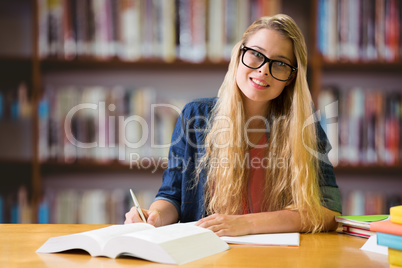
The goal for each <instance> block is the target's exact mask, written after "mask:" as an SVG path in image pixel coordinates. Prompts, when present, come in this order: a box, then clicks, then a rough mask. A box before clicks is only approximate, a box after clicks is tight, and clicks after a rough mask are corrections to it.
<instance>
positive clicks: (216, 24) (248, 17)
mask: <svg viewBox="0 0 402 268" xmlns="http://www.w3.org/2000/svg"><path fill="white" fill-rule="evenodd" d="M280 3H281V1H280V0H269V1H255V0H244V1H224V0H213V1H211V0H180V1H176V0H163V1H162V0H156V1H144V0H127V1H116V0H102V1H99V0H97V1H95V0H89V1H80V0H68V1H61V0H54V1H51V2H49V1H47V0H38V11H39V12H38V13H39V14H38V17H39V36H38V43H39V55H40V57H47V56H56V57H60V58H68V59H71V58H75V57H76V56H83V55H85V56H88V55H91V56H94V57H97V58H103V59H104V58H110V57H114V56H116V57H119V58H121V59H130V60H133V59H140V58H158V59H162V60H164V61H172V60H174V59H176V58H180V59H184V60H189V61H194V62H199V61H203V60H205V59H206V58H209V59H210V60H212V61H220V60H221V59H223V58H229V57H230V51H231V49H232V47H233V44H234V43H235V42H237V41H238V40H240V37H241V35H242V33H243V32H244V30H245V29H246V28H247V27H248V26H249V25H250V24H251V22H252V21H254V20H255V19H256V18H258V17H260V16H263V15H269V14H275V13H278V12H279V10H280Z"/></svg>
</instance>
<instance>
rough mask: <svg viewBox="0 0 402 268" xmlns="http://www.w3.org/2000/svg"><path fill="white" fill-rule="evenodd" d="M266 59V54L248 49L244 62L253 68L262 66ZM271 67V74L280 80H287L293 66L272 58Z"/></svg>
mask: <svg viewBox="0 0 402 268" xmlns="http://www.w3.org/2000/svg"><path fill="white" fill-rule="evenodd" d="M264 60H265V57H264V55H263V54H261V53H259V52H258V51H254V50H246V51H245V52H244V55H243V63H244V64H245V65H246V66H247V67H249V68H252V69H257V68H260V67H261V65H262V64H263V63H264ZM269 68H270V73H271V75H272V76H273V77H274V78H276V79H278V80H287V79H288V78H289V76H290V75H291V74H292V68H291V67H290V66H288V65H286V64H285V63H284V62H282V61H275V60H272V61H271V62H270V64H269Z"/></svg>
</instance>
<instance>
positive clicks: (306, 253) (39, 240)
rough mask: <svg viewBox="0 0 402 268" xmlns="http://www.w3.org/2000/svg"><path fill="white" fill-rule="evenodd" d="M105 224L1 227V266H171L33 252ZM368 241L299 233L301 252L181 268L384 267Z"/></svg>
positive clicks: (241, 253)
mask: <svg viewBox="0 0 402 268" xmlns="http://www.w3.org/2000/svg"><path fill="white" fill-rule="evenodd" d="M105 226H107V225H87V224H83V225H80V224H43V225H40V224H0V267H29V268H35V267H57V268H61V267H66V268H71V267H73V268H76V267H103V268H106V267H128V266H135V265H138V266H139V265H143V266H146V267H170V268H171V267H174V266H172V265H164V264H158V263H153V262H149V261H144V260H139V259H134V258H118V259H109V258H104V257H91V256H89V255H88V254H85V253H83V252H74V253H58V254H38V253H35V251H36V249H38V248H39V247H40V246H41V245H42V244H43V243H44V242H45V241H46V240H47V239H48V238H50V237H53V236H59V235H65V234H72V233H78V232H82V231H88V230H92V229H97V228H102V227H105ZM366 241H367V239H364V238H359V237H352V236H348V235H341V234H337V233H335V232H332V233H321V234H314V235H312V234H302V235H301V242H300V247H268V246H245V245H230V249H229V250H227V251H225V252H222V253H218V254H216V255H213V256H210V257H207V258H203V259H200V260H197V261H194V262H190V263H187V264H185V265H182V266H180V267H231V268H233V267H326V268H327V267H376V268H378V267H389V264H388V258H387V256H385V255H381V254H377V253H370V252H365V251H362V250H360V247H361V246H362V245H363V244H364V243H365V242H366Z"/></svg>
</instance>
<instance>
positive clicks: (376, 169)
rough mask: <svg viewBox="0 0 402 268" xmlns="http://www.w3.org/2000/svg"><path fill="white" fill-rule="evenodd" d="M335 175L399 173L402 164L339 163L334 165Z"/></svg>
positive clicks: (400, 172) (401, 171)
mask: <svg viewBox="0 0 402 268" xmlns="http://www.w3.org/2000/svg"><path fill="white" fill-rule="evenodd" d="M334 172H335V175H337V176H338V175H385V176H387V175H399V176H400V174H402V165H401V164H397V165H379V164H372V165H339V166H336V167H334Z"/></svg>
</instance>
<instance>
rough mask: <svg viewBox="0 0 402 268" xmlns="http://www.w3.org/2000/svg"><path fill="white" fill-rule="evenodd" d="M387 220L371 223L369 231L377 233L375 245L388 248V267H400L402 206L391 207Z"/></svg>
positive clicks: (401, 256) (401, 265)
mask: <svg viewBox="0 0 402 268" xmlns="http://www.w3.org/2000/svg"><path fill="white" fill-rule="evenodd" d="M390 214H391V217H390V219H389V220H386V221H381V222H373V223H372V224H371V230H372V231H375V232H377V244H378V245H382V246H386V247H388V261H389V264H390V267H402V206H395V207H391V209H390Z"/></svg>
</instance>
